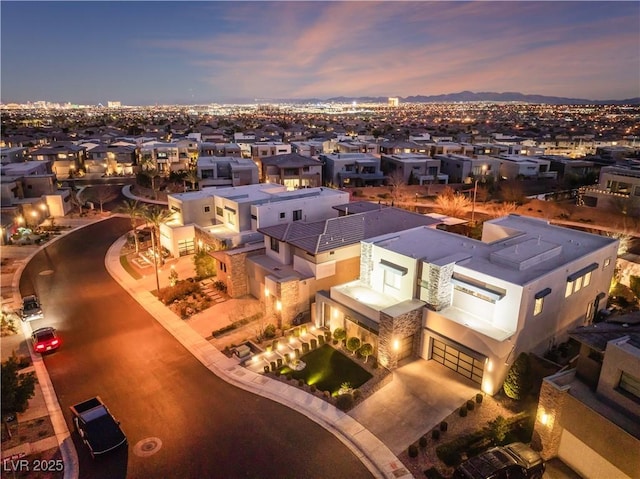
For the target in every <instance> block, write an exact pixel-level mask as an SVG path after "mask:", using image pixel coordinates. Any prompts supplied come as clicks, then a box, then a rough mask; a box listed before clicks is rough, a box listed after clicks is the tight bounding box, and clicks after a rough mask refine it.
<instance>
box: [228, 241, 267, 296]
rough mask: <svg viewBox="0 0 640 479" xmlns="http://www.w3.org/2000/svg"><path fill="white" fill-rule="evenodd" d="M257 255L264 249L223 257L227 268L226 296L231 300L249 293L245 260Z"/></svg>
mask: <svg viewBox="0 0 640 479" xmlns="http://www.w3.org/2000/svg"><path fill="white" fill-rule="evenodd" d="M258 254H264V248H262V249H258V250H253V251H247V252H245V253H233V254H225V255H224V256H225V261H224V263H225V264H226V266H227V294H228V295H229V296H231V297H232V298H239V297H241V296H245V295H247V294H249V293H250V291H249V277H248V275H247V258H248V257H250V256H255V255H258Z"/></svg>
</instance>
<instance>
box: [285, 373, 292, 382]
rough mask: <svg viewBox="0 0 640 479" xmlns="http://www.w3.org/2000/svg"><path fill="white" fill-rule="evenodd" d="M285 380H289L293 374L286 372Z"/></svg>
mask: <svg viewBox="0 0 640 479" xmlns="http://www.w3.org/2000/svg"><path fill="white" fill-rule="evenodd" d="M286 378H287V381H291V379H292V378H293V376H292V375H291V373H287V376H286Z"/></svg>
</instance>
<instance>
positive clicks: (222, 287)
mask: <svg viewBox="0 0 640 479" xmlns="http://www.w3.org/2000/svg"><path fill="white" fill-rule="evenodd" d="M213 287H214V288H216V289H217V290H218V291H221V292H222V293H226V292H227V284H226V283H225V282H224V281H220V280H218V281H214V282H213Z"/></svg>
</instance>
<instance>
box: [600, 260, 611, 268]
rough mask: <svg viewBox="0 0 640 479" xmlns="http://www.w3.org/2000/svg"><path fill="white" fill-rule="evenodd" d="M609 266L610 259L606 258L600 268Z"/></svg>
mask: <svg viewBox="0 0 640 479" xmlns="http://www.w3.org/2000/svg"><path fill="white" fill-rule="evenodd" d="M610 264H611V258H607V259H605V260H604V265H603V266H602V269H604V268H606V267H607V266H609V265H610Z"/></svg>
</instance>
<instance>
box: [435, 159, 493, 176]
mask: <svg viewBox="0 0 640 479" xmlns="http://www.w3.org/2000/svg"><path fill="white" fill-rule="evenodd" d="M433 158H434V159H436V160H440V171H441V173H442V174H445V175H447V177H448V178H449V183H463V182H469V181H471V179H473V178H476V179H477V178H482V177H483V176H492V177H493V179H494V180H497V179H498V176H499V172H500V160H499V159H497V158H494V157H492V156H476V157H469V156H465V155H458V154H446V155H445V154H442V155H435V156H434V157H433Z"/></svg>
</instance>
